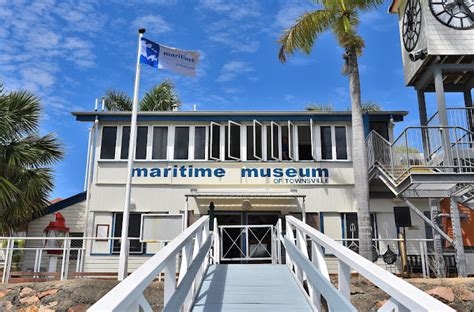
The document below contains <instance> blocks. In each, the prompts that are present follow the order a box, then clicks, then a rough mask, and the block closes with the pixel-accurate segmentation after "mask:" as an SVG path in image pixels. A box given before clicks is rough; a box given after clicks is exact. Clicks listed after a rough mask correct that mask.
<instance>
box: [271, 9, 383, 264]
mask: <svg viewBox="0 0 474 312" xmlns="http://www.w3.org/2000/svg"><path fill="white" fill-rule="evenodd" d="M315 2H316V3H317V4H318V5H319V6H320V7H319V8H317V9H316V10H314V11H311V12H306V13H304V14H303V15H302V16H300V17H299V18H298V19H297V20H296V22H295V24H294V25H293V26H291V27H290V28H289V29H287V30H286V31H284V32H283V34H282V35H281V37H280V40H279V43H280V44H281V48H280V53H279V58H280V61H281V62H285V61H286V59H287V57H288V56H289V55H291V54H293V53H294V52H295V51H297V50H300V51H302V52H304V53H306V54H309V53H310V52H311V49H312V47H313V44H314V41H315V40H316V39H317V37H318V36H319V35H320V34H322V33H323V32H325V31H327V30H331V31H332V32H333V33H334V34H335V35H336V38H337V40H338V43H339V45H340V46H341V47H342V48H343V49H344V51H345V53H344V55H343V58H344V68H343V74H344V75H347V76H348V77H349V91H350V96H351V106H352V109H351V110H352V129H353V130H352V147H353V163H354V166H353V167H354V181H355V197H356V204H357V211H358V213H357V217H358V223H359V239H360V242H359V244H360V245H359V253H360V254H361V255H362V256H364V257H366V258H367V259H371V258H372V247H371V246H372V243H371V240H372V228H371V224H370V207H369V182H368V161H367V147H366V145H365V134H364V124H363V119H362V105H361V95H360V78H359V66H358V57H359V56H360V55H361V54H362V49H363V48H364V40H363V39H362V37H360V36H359V35H358V34H357V26H358V24H359V13H360V12H363V11H367V10H371V9H374V8H375V7H376V6H377V5H380V4H382V3H383V0H338V1H335V0H315Z"/></svg>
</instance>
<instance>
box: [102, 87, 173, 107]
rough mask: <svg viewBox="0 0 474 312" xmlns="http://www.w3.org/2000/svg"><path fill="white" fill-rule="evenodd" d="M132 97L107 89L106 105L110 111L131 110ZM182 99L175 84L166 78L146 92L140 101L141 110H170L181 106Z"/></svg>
mask: <svg viewBox="0 0 474 312" xmlns="http://www.w3.org/2000/svg"><path fill="white" fill-rule="evenodd" d="M132 103H133V102H132V98H131V97H130V96H129V95H128V94H126V93H124V92H121V91H115V90H107V91H106V92H105V107H106V108H107V110H109V111H131V110H132ZM179 105H180V101H179V98H178V95H177V94H176V91H175V87H174V84H173V83H172V82H171V81H170V80H165V81H163V82H162V83H160V84H159V85H157V86H154V87H153V88H152V89H151V90H150V91H148V92H147V93H145V95H144V96H143V98H142V99H141V101H140V103H139V109H140V110H141V111H170V110H173V108H174V107H176V106H179Z"/></svg>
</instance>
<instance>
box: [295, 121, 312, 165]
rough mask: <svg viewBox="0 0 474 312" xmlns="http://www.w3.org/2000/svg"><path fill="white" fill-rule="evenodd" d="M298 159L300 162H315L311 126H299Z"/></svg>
mask: <svg viewBox="0 0 474 312" xmlns="http://www.w3.org/2000/svg"><path fill="white" fill-rule="evenodd" d="M298 157H299V160H313V151H312V144H311V128H310V127H309V126H298Z"/></svg>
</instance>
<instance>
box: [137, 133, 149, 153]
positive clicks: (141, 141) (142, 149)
mask: <svg viewBox="0 0 474 312" xmlns="http://www.w3.org/2000/svg"><path fill="white" fill-rule="evenodd" d="M147 141H148V127H138V129H137V147H136V149H135V159H146V143H147Z"/></svg>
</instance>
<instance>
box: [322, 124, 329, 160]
mask: <svg viewBox="0 0 474 312" xmlns="http://www.w3.org/2000/svg"><path fill="white" fill-rule="evenodd" d="M321 159H332V138H331V127H330V126H322V127H321Z"/></svg>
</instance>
